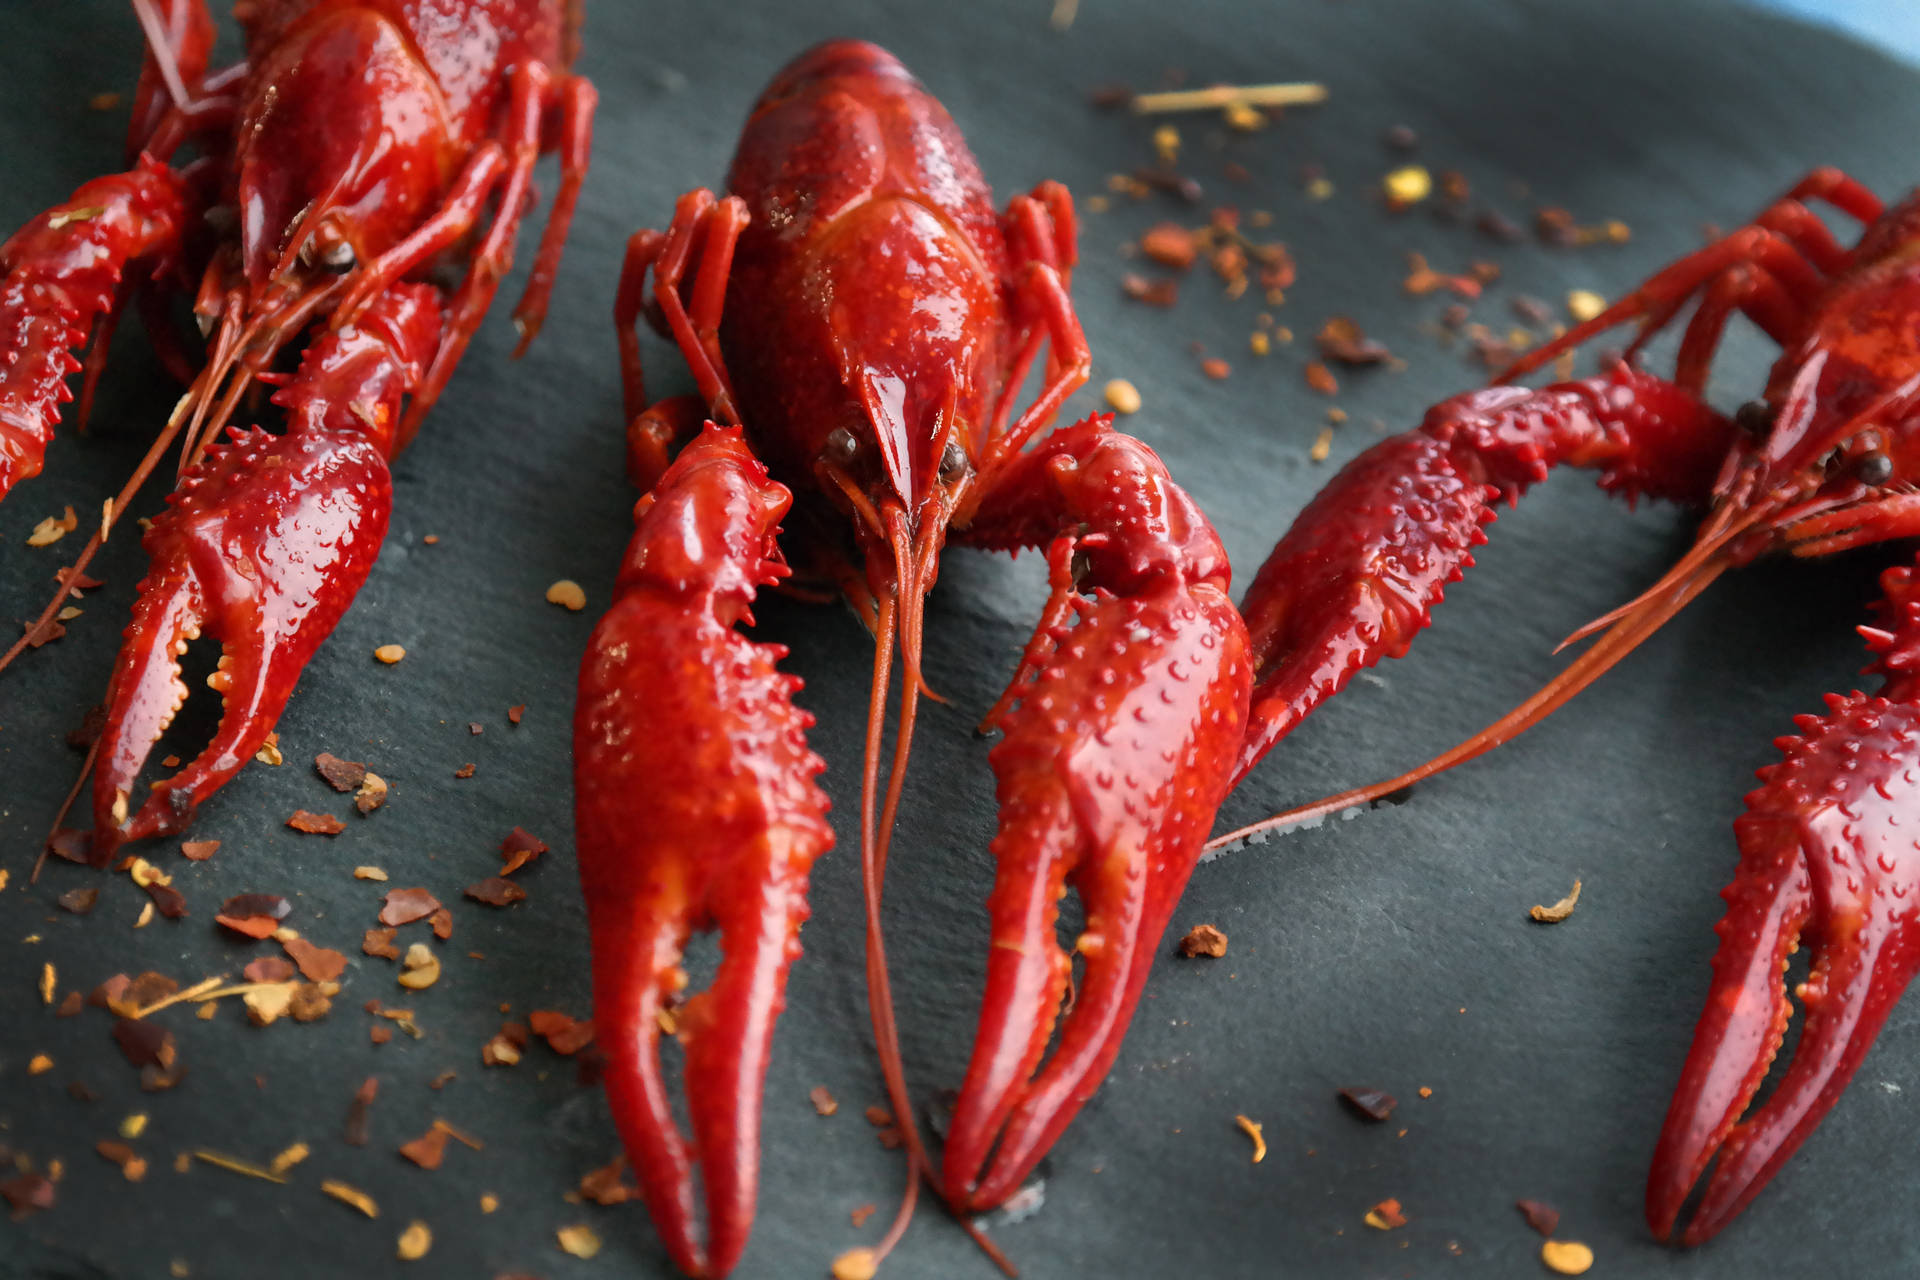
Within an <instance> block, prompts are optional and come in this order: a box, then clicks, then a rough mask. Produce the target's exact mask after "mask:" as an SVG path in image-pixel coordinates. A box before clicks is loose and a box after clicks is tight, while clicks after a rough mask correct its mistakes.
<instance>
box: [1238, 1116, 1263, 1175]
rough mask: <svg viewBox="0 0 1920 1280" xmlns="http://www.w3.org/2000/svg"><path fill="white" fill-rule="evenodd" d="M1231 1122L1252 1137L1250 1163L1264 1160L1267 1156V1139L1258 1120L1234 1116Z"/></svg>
mask: <svg viewBox="0 0 1920 1280" xmlns="http://www.w3.org/2000/svg"><path fill="white" fill-rule="evenodd" d="M1233 1122H1234V1123H1235V1124H1237V1125H1239V1126H1240V1131H1241V1132H1242V1133H1244V1134H1246V1135H1247V1136H1248V1137H1249V1138H1252V1139H1253V1160H1252V1163H1254V1164H1259V1163H1260V1162H1261V1161H1262V1160H1265V1159H1266V1158H1267V1139H1266V1136H1265V1135H1264V1134H1263V1133H1262V1132H1261V1125H1260V1123H1259V1121H1257V1120H1250V1119H1248V1118H1247V1117H1246V1116H1235V1117H1234V1118H1233Z"/></svg>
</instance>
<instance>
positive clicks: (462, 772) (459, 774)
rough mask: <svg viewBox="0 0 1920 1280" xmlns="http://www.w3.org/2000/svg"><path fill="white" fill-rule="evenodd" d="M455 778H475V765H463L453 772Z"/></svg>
mask: <svg viewBox="0 0 1920 1280" xmlns="http://www.w3.org/2000/svg"><path fill="white" fill-rule="evenodd" d="M453 776H454V777H456V778H471V777H472V776H473V765H472V764H463V765H461V766H460V767H459V768H458V769H455V770H454V771H453Z"/></svg>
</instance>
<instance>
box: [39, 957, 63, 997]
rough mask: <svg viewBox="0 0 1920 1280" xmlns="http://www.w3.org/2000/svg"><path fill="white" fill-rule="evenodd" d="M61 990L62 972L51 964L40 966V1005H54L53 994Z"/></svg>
mask: <svg viewBox="0 0 1920 1280" xmlns="http://www.w3.org/2000/svg"><path fill="white" fill-rule="evenodd" d="M59 989H60V972H59V970H57V969H55V968H54V967H53V965H52V963H51V962H48V963H46V964H43V965H41V966H40V1003H41V1004H52V1003H53V993H54V992H56V991H58V990H59Z"/></svg>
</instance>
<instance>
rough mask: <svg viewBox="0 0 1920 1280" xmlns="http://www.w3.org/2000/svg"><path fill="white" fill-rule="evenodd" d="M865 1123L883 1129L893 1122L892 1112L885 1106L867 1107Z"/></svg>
mask: <svg viewBox="0 0 1920 1280" xmlns="http://www.w3.org/2000/svg"><path fill="white" fill-rule="evenodd" d="M867 1123H868V1124H870V1125H872V1126H873V1127H874V1128H876V1129H884V1128H886V1127H888V1126H889V1125H891V1124H892V1123H893V1112H891V1111H889V1110H887V1109H886V1108H885V1107H868V1108H867Z"/></svg>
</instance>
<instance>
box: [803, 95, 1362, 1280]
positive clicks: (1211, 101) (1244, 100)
mask: <svg viewBox="0 0 1920 1280" xmlns="http://www.w3.org/2000/svg"><path fill="white" fill-rule="evenodd" d="M1326 100H1327V87H1326V86H1325V85H1323V84H1314V83H1311V82H1298V83H1287V84H1248V85H1229V84H1217V85H1212V86H1210V87H1208V88H1205V89H1183V90H1176V91H1172V92H1168V93H1142V94H1137V95H1135V96H1134V98H1133V100H1132V101H1133V110H1134V113H1135V114H1136V115H1143V116H1145V115H1158V114H1162V113H1164V112H1170V111H1225V110H1227V109H1228V108H1229V107H1233V106H1243V107H1306V106H1313V105H1316V104H1318V103H1322V102H1325V101H1326ZM1167 127H1170V126H1162V128H1167ZM1175 137H1176V139H1177V138H1178V135H1177V134H1176V135H1175ZM1175 145H1176V147H1177V145H1178V143H1177V141H1176V143H1175ZM836 1280H840V1278H839V1277H836Z"/></svg>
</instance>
